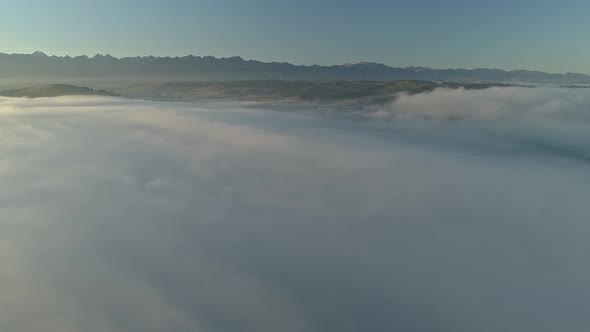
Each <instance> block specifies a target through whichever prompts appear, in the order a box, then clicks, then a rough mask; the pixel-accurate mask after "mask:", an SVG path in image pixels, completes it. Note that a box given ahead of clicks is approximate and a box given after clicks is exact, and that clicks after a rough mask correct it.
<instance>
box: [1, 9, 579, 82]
mask: <svg viewBox="0 0 590 332" xmlns="http://www.w3.org/2000/svg"><path fill="white" fill-rule="evenodd" d="M3 10H4V13H5V16H6V17H5V19H4V20H2V21H1V22H0V29H1V30H3V31H10V33H9V34H7V35H6V36H4V40H3V42H2V45H1V48H0V51H2V52H10V53H12V52H17V53H19V52H22V53H32V52H34V51H36V50H42V51H45V52H47V53H49V54H62V55H63V54H73V55H76V54H96V53H103V52H107V51H108V53H111V54H112V55H113V56H119V57H121V56H135V55H137V54H154V55H161V56H175V55H182V54H206V55H213V56H226V57H227V56H232V55H240V56H243V57H245V58H248V59H258V60H261V61H287V62H291V63H294V64H306V65H311V64H320V65H328V64H335V63H336V64H337V63H341V64H342V63H356V62H362V61H371V62H378V63H384V64H387V65H392V66H401V67H406V66H412V65H414V66H428V67H434V68H460V67H465V68H502V69H506V70H513V69H527V70H539V71H545V72H559V73H565V72H578V73H583V74H590V65H589V64H588V61H587V59H588V58H589V57H590V48H588V47H587V46H585V45H586V44H585V43H584V42H583V40H584V35H583V33H584V32H585V31H588V29H589V28H590V26H589V24H590V23H588V20H586V18H585V13H587V12H590V4H589V3H587V2H585V1H577V0H570V1H561V2H554V1H545V0H543V1H531V0H526V1H519V2H517V3H515V2H514V1H507V0H502V1H495V2H493V3H488V2H482V1H466V0H451V1H444V2H441V1H434V0H420V1H407V0H395V1H383V0H370V1H363V2H362V3H361V2H358V1H352V0H346V1H336V0H323V1H308V0H305V1H288V0H279V1H269V0H255V1H249V2H243V1H235V0H229V1H212V0H200V1H189V0H181V1H174V2H173V3H170V2H167V1H161V0H149V1H145V2H143V5H142V6H141V8H139V7H138V6H137V3H136V2H135V1H131V0H124V1H114V0H104V1H86V0H84V1H75V2H72V1H68V0H58V1H53V2H51V3H48V2H46V1H40V0H34V1H27V2H10V3H7V4H5V5H4V7H3ZM138 11H139V12H138ZM138 13H140V14H138ZM105 23H106V24H105ZM251 23H255V24H251Z"/></svg>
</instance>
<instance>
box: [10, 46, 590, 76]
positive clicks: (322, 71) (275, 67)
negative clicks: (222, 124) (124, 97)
mask: <svg viewBox="0 0 590 332" xmlns="http://www.w3.org/2000/svg"><path fill="white" fill-rule="evenodd" d="M52 77H59V78H85V79H106V80H119V79H124V80H142V79H158V80H191V81H206V80H210V81H211V80H212V81H222V80H264V79H279V80H377V81H386V80H405V79H408V80H424V81H448V82H512V83H514V82H531V83H532V82H536V83H551V84H588V83H590V76H589V75H584V74H576V73H566V74H550V73H544V72H540V71H528V70H512V71H506V70H501V69H482V68H480V69H432V68H427V67H405V68H396V67H391V66H387V65H384V64H379V63H373V62H361V63H356V64H344V65H333V66H320V65H311V66H307V65H293V64H290V63H286V62H280V63H279V62H261V61H256V60H244V59H243V58H241V57H237V56H236V57H229V58H216V57H213V56H204V57H201V56H193V55H188V56H184V57H155V56H143V57H125V58H116V57H113V56H110V55H101V54H97V55H95V56H93V57H87V56H77V57H70V56H48V55H46V54H44V53H42V52H35V53H33V54H5V53H0V79H11V78H19V79H27V78H30V79H38V78H52Z"/></svg>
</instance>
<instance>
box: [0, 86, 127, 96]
mask: <svg viewBox="0 0 590 332" xmlns="http://www.w3.org/2000/svg"><path fill="white" fill-rule="evenodd" d="M80 95H84V96H116V95H115V94H114V93H112V92H109V91H105V90H94V89H90V88H87V87H79V86H75V85H69V84H51V85H44V86H40V87H31V88H24V89H13V90H6V91H0V96H4V97H25V98H41V97H59V96H80Z"/></svg>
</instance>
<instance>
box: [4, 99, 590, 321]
mask: <svg viewBox="0 0 590 332" xmlns="http://www.w3.org/2000/svg"><path fill="white" fill-rule="evenodd" d="M588 105H590V94H588V93H587V92H585V90H579V91H577V90H549V89H488V90H483V91H464V90H454V91H447V90H437V91H434V92H432V93H428V94H422V95H414V96H409V95H408V96H405V95H404V96H402V97H401V98H399V99H398V100H397V101H396V102H395V103H394V104H393V105H390V106H388V107H387V108H384V109H382V110H380V111H379V112H378V113H377V114H376V116H377V117H378V118H386V119H395V120H396V121H381V120H364V121H356V122H355V121H350V120H345V119H322V118H319V117H314V116H309V115H305V114H296V113H281V112H272V111H265V110H254V109H250V108H249V109H242V108H240V105H239V104H236V105H223V106H219V105H211V106H195V105H192V104H182V103H176V104H175V103H154V102H144V101H133V100H124V99H109V98H54V99H35V100H25V99H6V98H4V99H0V184H1V188H2V190H0V216H1V217H0V267H1V268H0V294H2V295H1V296H0V330H2V331H14V332H21V331H22V332H25V331H26V332H30V331H50V332H52V331H60V332H70V331H72V332H73V331H89V332H94V331H97V332H98V331H100V332H104V331H106V332H111V331H113V332H114V331H131V332H135V331H138V332H139V331H148V332H149V331H213V332H215V331H391V330H400V331H431V330H436V331H490V332H492V331H499V330H501V331H556V330H559V331H580V330H583V329H584V328H585V327H587V326H588V325H589V324H590V319H588V318H587V312H588V311H589V310H590V308H589V305H588V303H590V286H588V284H587V280H590V267H588V264H587V263H586V261H587V258H586V254H587V252H588V251H589V250H590V245H589V244H588V237H589V236H590V226H589V224H588V217H589V216H590V206H589V205H588V199H589V198H590V178H589V177H588V172H589V169H590V168H589V166H590V164H589V161H588V160H589V158H590V151H589V150H588V148H587V143H586V142H588V141H590V131H588V129H589V128H588V115H587V114H588V111H587V109H588ZM373 115H375V113H374V114H373ZM424 118H427V119H428V120H427V121H424V120H423V119H424ZM448 119H461V120H459V121H449V120H448Z"/></svg>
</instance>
